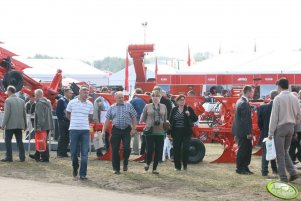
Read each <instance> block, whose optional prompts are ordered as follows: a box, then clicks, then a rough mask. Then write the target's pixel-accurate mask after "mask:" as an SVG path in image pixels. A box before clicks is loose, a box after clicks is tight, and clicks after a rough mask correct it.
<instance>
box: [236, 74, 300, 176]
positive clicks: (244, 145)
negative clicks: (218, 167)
mask: <svg viewBox="0 0 301 201" xmlns="http://www.w3.org/2000/svg"><path fill="white" fill-rule="evenodd" d="M276 85H277V91H276V90H273V91H271V93H270V99H271V101H270V102H269V103H268V104H266V105H261V106H260V107H259V108H258V112H257V114H258V127H259V129H260V141H261V142H263V143H262V150H263V154H262V168H261V173H262V176H268V173H269V171H268V164H269V161H267V160H266V152H267V150H266V145H265V142H264V140H263V139H264V138H268V139H270V140H272V139H274V143H275V150H276V158H275V160H271V168H272V172H273V174H275V175H278V176H279V179H280V181H282V182H289V181H294V180H296V179H297V178H298V177H299V175H298V173H297V169H296V166H294V163H296V161H295V160H296V158H298V159H299V160H300V154H301V150H300V141H298V138H297V135H298V136H299V135H300V130H301V129H300V127H301V108H300V99H298V97H296V95H294V93H292V92H290V91H289V82H288V80H287V79H286V78H281V79H279V80H278V81H277V83H276ZM300 93H301V92H300ZM300 93H299V94H300ZM252 97H253V88H252V86H248V85H247V86H245V87H244V88H243V95H242V96H241V98H240V99H239V100H238V101H237V103H236V111H235V118H234V122H233V126H232V134H233V135H234V136H235V140H236V142H237V144H238V150H237V157H236V173H238V174H242V175H252V174H254V172H252V171H251V170H250V169H249V165H250V163H251V156H252V139H253V134H252V133H253V131H252V111H251V107H250V105H249V103H248V102H249V100H250V99H251V98H252ZM293 144H294V145H295V146H291V145H293ZM290 147H291V148H290ZM290 149H291V150H290ZM296 149H297V151H296ZM292 159H293V160H294V161H293V160H292ZM287 172H288V173H289V177H288V176H287Z"/></svg>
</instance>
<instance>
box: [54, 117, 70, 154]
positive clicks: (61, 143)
mask: <svg viewBox="0 0 301 201" xmlns="http://www.w3.org/2000/svg"><path fill="white" fill-rule="evenodd" d="M58 123H59V129H60V136H59V140H58V145H57V155H58V156H67V149H68V145H69V125H70V123H69V122H66V121H59V122H58Z"/></svg>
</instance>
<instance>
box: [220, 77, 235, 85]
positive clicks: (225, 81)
mask: <svg viewBox="0 0 301 201" xmlns="http://www.w3.org/2000/svg"><path fill="white" fill-rule="evenodd" d="M221 84H233V75H222V81H221Z"/></svg>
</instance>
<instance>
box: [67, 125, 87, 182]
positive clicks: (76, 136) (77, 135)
mask: <svg viewBox="0 0 301 201" xmlns="http://www.w3.org/2000/svg"><path fill="white" fill-rule="evenodd" d="M69 138H70V152H71V160H72V167H73V169H78V167H79V163H78V156H77V153H78V148H79V147H80V153H81V160H80V170H79V176H80V177H85V176H87V166H88V152H89V142H90V133H89V130H70V131H69Z"/></svg>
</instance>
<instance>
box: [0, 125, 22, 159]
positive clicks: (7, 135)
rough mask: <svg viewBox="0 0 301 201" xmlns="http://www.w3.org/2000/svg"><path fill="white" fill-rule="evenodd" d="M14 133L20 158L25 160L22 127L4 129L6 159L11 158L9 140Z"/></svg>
mask: <svg viewBox="0 0 301 201" xmlns="http://www.w3.org/2000/svg"><path fill="white" fill-rule="evenodd" d="M13 134H15V137H16V140H17V145H18V148H19V158H20V160H25V150H24V145H23V141H22V129H8V130H5V146H6V159H8V160H13V155H12V146H11V140H12V138H13Z"/></svg>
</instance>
